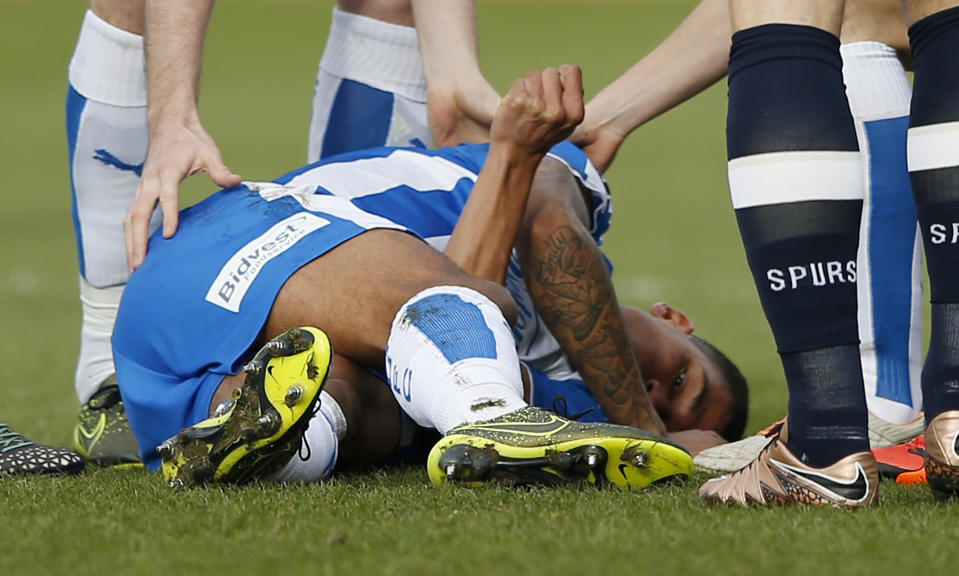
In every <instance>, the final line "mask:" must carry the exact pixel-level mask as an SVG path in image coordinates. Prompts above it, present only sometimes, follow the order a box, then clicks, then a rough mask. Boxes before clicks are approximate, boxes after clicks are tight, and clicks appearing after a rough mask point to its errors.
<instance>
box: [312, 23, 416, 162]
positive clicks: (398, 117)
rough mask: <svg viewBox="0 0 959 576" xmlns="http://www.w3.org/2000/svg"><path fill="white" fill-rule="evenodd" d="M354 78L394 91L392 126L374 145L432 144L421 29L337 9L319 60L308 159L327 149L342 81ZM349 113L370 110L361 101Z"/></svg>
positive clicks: (385, 90)
mask: <svg viewBox="0 0 959 576" xmlns="http://www.w3.org/2000/svg"><path fill="white" fill-rule="evenodd" d="M343 80H352V81H355V82H359V83H361V84H365V85H367V86H369V87H371V88H375V89H377V90H381V91H383V92H389V93H391V94H392V95H393V103H392V107H391V110H390V111H389V115H390V117H389V119H388V120H387V121H388V122H389V130H388V133H387V134H386V138H385V139H384V140H383V141H381V142H372V143H367V147H371V146H410V145H414V144H416V143H419V144H421V145H423V146H427V147H428V146H430V145H431V144H432V137H431V136H430V131H429V124H428V123H427V115H426V77H425V76H424V74H423V64H422V61H421V59H420V50H419V43H418V41H417V37H416V29H415V28H411V27H408V26H399V25H396V24H390V23H389V22H383V21H381V20H376V19H374V18H368V17H366V16H360V15H358V14H351V13H349V12H343V11H341V10H339V9H337V8H334V9H333V20H332V22H331V23H330V33H329V36H328V38H327V41H326V48H325V49H324V50H323V57H322V59H321V60H320V67H319V72H318V73H317V77H316V89H315V93H314V95H313V116H312V119H311V121H310V140H309V149H308V154H307V159H308V160H309V161H310V162H315V161H317V160H319V159H320V158H321V157H325V156H324V155H323V141H324V138H326V136H327V130H328V128H329V125H330V113H331V111H332V109H333V102H334V99H335V98H336V95H337V92H338V91H339V89H340V84H341V83H342V81H343ZM350 113H351V114H353V113H355V114H367V113H368V111H366V110H364V109H363V107H362V105H361V103H357V107H356V108H351V109H350Z"/></svg>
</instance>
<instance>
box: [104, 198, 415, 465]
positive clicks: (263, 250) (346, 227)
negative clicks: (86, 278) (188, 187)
mask: <svg viewBox="0 0 959 576" xmlns="http://www.w3.org/2000/svg"><path fill="white" fill-rule="evenodd" d="M306 200H308V202H307V204H308V205H309V208H307V207H306V206H305V205H304V201H306ZM374 228H393V229H399V230H402V229H403V228H402V227H401V226H398V225H396V224H393V223H391V222H389V221H388V220H385V219H383V218H379V217H377V216H373V215H370V214H366V213H364V212H362V211H360V210H358V209H357V208H356V207H355V206H353V205H351V204H350V203H349V202H348V201H346V200H343V199H341V198H336V197H333V196H329V195H309V196H302V197H300V196H282V197H277V198H274V199H272V200H266V199H264V197H263V196H262V195H261V194H259V193H257V192H255V191H252V190H250V189H249V188H247V187H246V186H240V187H237V188H233V189H230V190H224V191H221V192H219V193H217V194H215V195H213V196H211V197H209V198H207V199H206V200H204V201H203V202H201V203H200V204H197V205H196V206H194V207H191V208H188V209H187V210H184V211H183V212H182V213H181V216H180V226H179V230H178V231H177V234H176V236H175V237H174V238H172V239H169V240H168V239H164V238H162V237H161V236H160V235H158V234H156V235H154V236H153V237H152V238H151V240H150V245H149V256H148V257H147V259H146V261H145V262H144V264H143V266H141V267H140V268H139V269H138V270H137V271H136V272H134V273H133V275H131V276H130V281H129V283H128V284H127V287H126V290H125V291H124V293H123V299H122V301H121V303H120V311H119V315H118V317H117V322H116V327H115V329H114V333H113V348H114V362H115V364H116V369H117V379H118V380H119V382H120V390H121V393H122V396H123V400H124V403H125V406H126V411H127V415H128V416H129V418H130V424H131V426H132V428H133V431H134V434H135V435H136V438H137V441H138V442H139V444H140V448H141V452H142V455H143V458H144V461H145V463H146V464H147V467H148V468H150V469H155V468H157V467H158V466H159V460H158V458H157V455H156V453H155V449H156V447H157V446H158V445H159V444H160V443H161V442H162V441H163V440H165V439H166V438H169V437H170V436H173V435H174V434H176V433H177V432H179V431H180V430H181V429H182V428H184V427H187V426H191V425H193V424H195V423H197V422H199V421H201V420H203V419H205V418H207V416H208V413H209V407H210V401H211V399H212V397H213V393H214V392H215V391H216V389H217V387H218V386H219V384H220V382H221V381H222V379H223V377H224V376H227V375H230V374H234V373H236V372H239V371H240V370H241V368H242V366H243V365H244V364H245V363H246V362H247V361H248V360H249V359H250V358H251V357H252V355H253V353H254V352H255V350H252V349H251V348H252V347H253V346H254V343H255V342H256V340H257V338H258V336H259V334H260V331H261V330H262V328H263V326H264V324H265V323H266V320H267V317H268V316H269V313H270V309H271V308H272V306H273V302H274V300H275V299H276V296H277V294H278V293H279V291H280V289H281V288H282V287H283V285H284V283H285V282H286V281H287V279H288V278H289V277H290V276H292V275H293V273H294V272H296V270H298V269H299V268H300V267H302V266H303V265H305V264H307V263H309V262H311V261H312V260H315V259H316V258H318V257H320V256H322V255H323V254H325V253H326V252H328V251H329V250H331V249H333V248H335V247H336V246H338V245H340V244H342V243H343V242H346V241H348V240H350V239H351V238H354V237H355V236H357V235H359V234H362V233H363V232H366V231H367V230H370V229H374Z"/></svg>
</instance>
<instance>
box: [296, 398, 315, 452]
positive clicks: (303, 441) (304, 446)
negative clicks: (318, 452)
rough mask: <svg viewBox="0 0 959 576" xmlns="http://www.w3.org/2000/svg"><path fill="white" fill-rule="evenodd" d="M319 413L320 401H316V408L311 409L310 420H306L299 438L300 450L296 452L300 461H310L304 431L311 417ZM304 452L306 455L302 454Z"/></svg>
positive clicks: (308, 446) (308, 425) (307, 427)
mask: <svg viewBox="0 0 959 576" xmlns="http://www.w3.org/2000/svg"><path fill="white" fill-rule="evenodd" d="M319 411H320V401H319V400H317V401H316V407H315V408H313V414H311V415H310V419H309V420H307V422H306V426H305V427H304V428H303V436H301V437H300V448H299V450H297V451H296V452H297V454H296V455H297V456H299V457H300V460H302V461H303V462H306V461H307V460H309V459H310V456H312V455H313V452H312V450H311V449H310V443H309V442H307V440H306V431H307V429H309V427H310V422H311V421H312V420H313V417H314V416H316V414H317V413H318V412H319ZM304 452H306V454H304Z"/></svg>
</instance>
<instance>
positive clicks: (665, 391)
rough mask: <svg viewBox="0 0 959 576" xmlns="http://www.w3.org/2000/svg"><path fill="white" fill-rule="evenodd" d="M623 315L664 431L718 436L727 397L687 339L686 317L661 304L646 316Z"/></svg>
mask: <svg viewBox="0 0 959 576" xmlns="http://www.w3.org/2000/svg"><path fill="white" fill-rule="evenodd" d="M623 315H624V317H625V319H626V329H627V332H628V333H629V338H630V342H631V343H632V345H633V351H634V353H635V354H636V359H637V360H638V361H639V369H640V371H641V372H642V374H643V379H644V380H645V382H646V388H647V390H648V393H649V397H650V400H651V401H652V402H653V406H655V408H656V412H658V413H659V416H660V417H661V418H662V419H663V423H664V424H665V425H666V429H667V430H670V431H676V430H690V429H699V430H715V431H717V432H718V431H721V430H722V429H723V427H724V426H725V424H726V422H727V421H728V420H729V415H730V412H731V408H732V395H731V393H730V391H729V389H728V387H727V385H726V383H725V382H724V381H723V379H722V377H721V376H720V372H719V369H718V368H717V366H716V364H715V363H714V362H713V361H712V360H711V358H710V357H709V356H707V355H706V353H705V352H704V351H703V350H702V349H700V348H699V346H697V345H696V344H695V343H694V342H693V340H692V339H691V338H690V337H689V335H690V334H691V333H692V331H693V323H692V322H691V321H690V320H689V318H688V317H686V315H685V314H683V313H682V312H681V311H679V310H677V309H676V308H672V307H671V306H669V305H668V304H665V303H662V302H660V303H657V304H654V305H653V306H652V307H651V308H650V313H649V314H646V313H645V312H642V311H640V310H637V309H635V308H627V307H624V308H623Z"/></svg>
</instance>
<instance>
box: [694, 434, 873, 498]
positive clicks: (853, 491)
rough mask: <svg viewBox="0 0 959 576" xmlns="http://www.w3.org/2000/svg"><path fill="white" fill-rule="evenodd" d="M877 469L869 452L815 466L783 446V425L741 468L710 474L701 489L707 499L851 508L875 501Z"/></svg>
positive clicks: (702, 494)
mask: <svg viewBox="0 0 959 576" xmlns="http://www.w3.org/2000/svg"><path fill="white" fill-rule="evenodd" d="M878 486H879V471H878V470H877V468H876V459H875V458H874V457H873V455H872V452H856V453H855V454H850V455H849V456H846V457H845V458H843V459H842V460H840V461H838V462H836V463H835V464H832V465H830V466H826V467H823V468H813V467H812V466H809V465H808V464H805V463H804V462H802V460H800V459H799V458H797V457H796V456H795V455H793V453H792V452H790V451H789V448H787V447H786V441H785V430H783V432H782V433H781V434H780V436H779V437H777V438H774V439H773V440H772V442H770V443H769V444H768V445H767V446H766V448H765V449H763V451H762V452H760V454H759V456H757V457H756V459H755V460H753V461H752V463H751V464H749V465H748V466H746V467H745V468H743V469H741V470H739V471H737V472H733V473H732V474H729V475H727V476H720V477H719V478H713V479H712V480H709V481H708V482H706V483H705V484H703V485H702V487H700V489H699V498H700V499H701V500H702V501H704V502H707V503H709V504H729V505H737V506H752V505H758V506H770V505H793V504H810V505H814V506H835V507H837V508H846V509H854V508H861V507H863V506H868V505H870V504H872V503H874V502H875V501H876V494H877V488H878Z"/></svg>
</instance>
